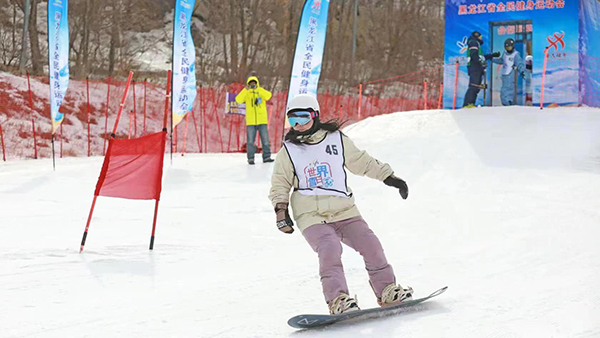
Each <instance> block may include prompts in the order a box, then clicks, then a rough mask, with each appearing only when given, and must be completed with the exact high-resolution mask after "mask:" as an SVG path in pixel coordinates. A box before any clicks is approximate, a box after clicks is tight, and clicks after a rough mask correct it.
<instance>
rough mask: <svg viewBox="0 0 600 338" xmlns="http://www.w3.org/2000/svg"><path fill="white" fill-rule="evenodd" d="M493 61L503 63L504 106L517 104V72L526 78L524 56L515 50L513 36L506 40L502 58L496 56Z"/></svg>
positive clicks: (502, 91)
mask: <svg viewBox="0 0 600 338" xmlns="http://www.w3.org/2000/svg"><path fill="white" fill-rule="evenodd" d="M492 62H493V63H497V64H499V65H502V71H501V74H502V89H501V90H500V98H501V100H502V105H503V106H512V105H515V104H517V102H515V99H516V98H515V90H516V85H517V84H516V83H515V74H514V72H515V71H516V72H517V74H519V75H520V76H521V77H522V78H523V79H524V78H525V64H524V63H523V58H521V55H520V54H519V52H517V51H516V50H515V40H514V39H512V38H508V39H506V41H504V52H503V53H502V57H501V58H495V59H493V60H492Z"/></svg>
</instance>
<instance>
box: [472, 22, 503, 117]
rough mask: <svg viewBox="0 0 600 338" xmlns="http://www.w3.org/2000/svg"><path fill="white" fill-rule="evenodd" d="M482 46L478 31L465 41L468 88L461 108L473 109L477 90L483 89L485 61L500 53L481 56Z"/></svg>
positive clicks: (481, 38)
mask: <svg viewBox="0 0 600 338" xmlns="http://www.w3.org/2000/svg"><path fill="white" fill-rule="evenodd" d="M482 45H483V37H482V36H481V33H479V32H478V31H474V32H473V33H471V36H470V37H469V40H468V41H467V47H468V49H467V69H468V71H469V88H468V89H467V93H466V94H465V100H464V103H463V107H475V101H477V94H479V90H481V89H484V90H487V88H483V86H482V85H481V82H482V79H483V75H484V73H485V72H484V70H485V68H486V67H487V60H491V59H492V58H495V57H499V56H500V53H499V52H495V53H492V54H486V55H484V54H483V50H482V49H481V46H482Z"/></svg>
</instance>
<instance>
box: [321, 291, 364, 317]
mask: <svg viewBox="0 0 600 338" xmlns="http://www.w3.org/2000/svg"><path fill="white" fill-rule="evenodd" d="M328 305H329V314H331V315H339V314H342V313H344V312H350V311H358V310H360V308H359V307H358V302H357V301H356V299H354V298H352V297H350V296H348V295H347V294H345V293H343V292H340V295H339V296H337V297H336V298H335V299H334V300H332V301H331V302H329V304H328Z"/></svg>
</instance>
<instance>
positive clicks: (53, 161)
mask: <svg viewBox="0 0 600 338" xmlns="http://www.w3.org/2000/svg"><path fill="white" fill-rule="evenodd" d="M54 153H55V152H54V134H52V170H53V171H56V159H55V155H54Z"/></svg>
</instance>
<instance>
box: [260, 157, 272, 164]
mask: <svg viewBox="0 0 600 338" xmlns="http://www.w3.org/2000/svg"><path fill="white" fill-rule="evenodd" d="M271 162H275V160H274V159H272V158H270V157H269V158H265V159H263V163H271Z"/></svg>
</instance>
